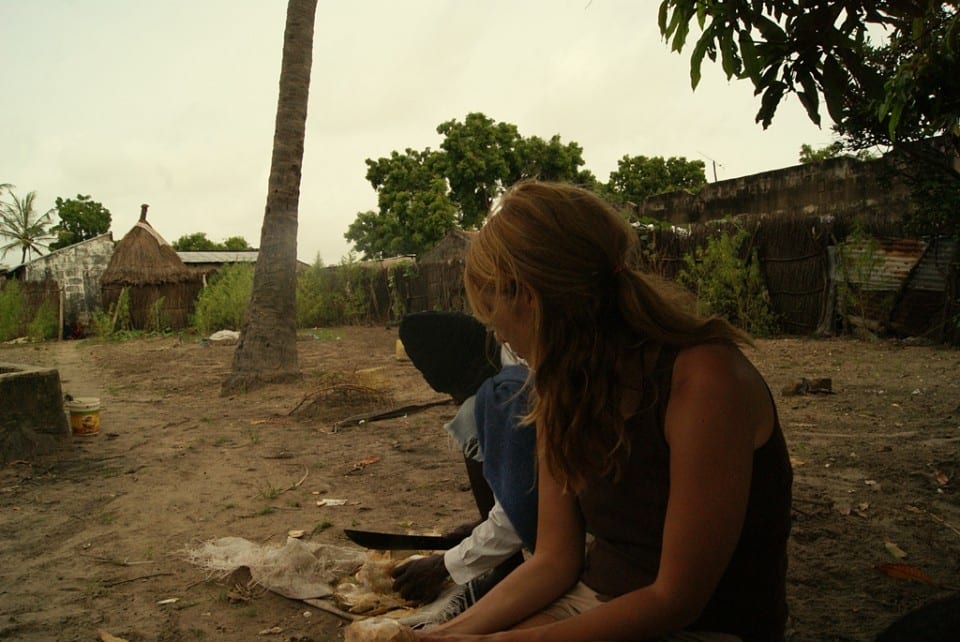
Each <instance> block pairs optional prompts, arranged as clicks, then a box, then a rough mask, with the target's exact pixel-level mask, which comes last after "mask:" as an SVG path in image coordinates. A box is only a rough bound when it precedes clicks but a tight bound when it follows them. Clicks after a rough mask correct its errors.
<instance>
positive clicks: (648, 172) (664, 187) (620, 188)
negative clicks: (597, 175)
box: [606, 156, 707, 203]
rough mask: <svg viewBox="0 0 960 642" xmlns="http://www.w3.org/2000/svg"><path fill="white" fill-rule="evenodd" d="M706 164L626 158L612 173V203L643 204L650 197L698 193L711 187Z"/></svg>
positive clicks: (610, 182) (661, 158)
mask: <svg viewBox="0 0 960 642" xmlns="http://www.w3.org/2000/svg"><path fill="white" fill-rule="evenodd" d="M704 170H705V165H704V163H703V161H688V160H687V159H685V158H682V157H676V156H671V157H670V158H666V159H665V158H663V157H662V156H654V157H652V158H648V157H647V156H624V157H623V158H621V159H620V160H619V161H618V162H617V169H616V170H615V171H613V172H610V181H609V183H607V186H606V187H607V191H608V192H609V193H610V195H611V196H612V199H611V200H615V201H618V202H621V203H639V202H640V201H642V200H643V199H645V198H647V197H648V196H654V195H656V194H662V193H664V192H675V191H678V190H688V191H696V190H698V189H700V188H701V187H703V186H704V185H705V184H706V183H707V177H706V175H705V174H704Z"/></svg>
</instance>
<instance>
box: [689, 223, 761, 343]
mask: <svg viewBox="0 0 960 642" xmlns="http://www.w3.org/2000/svg"><path fill="white" fill-rule="evenodd" d="M749 241H750V234H749V233H748V232H747V231H746V230H743V229H739V228H736V229H735V230H734V232H733V233H724V232H722V231H720V232H718V233H717V234H716V235H715V236H712V237H710V238H709V239H708V240H707V244H706V246H705V247H702V248H698V249H697V250H696V251H695V252H694V253H693V254H692V255H687V256H685V257H684V263H685V265H684V268H683V269H681V271H680V272H679V273H678V274H677V282H678V283H680V284H681V285H684V286H686V287H688V288H689V289H691V290H692V291H693V292H694V293H695V294H696V295H697V301H698V303H699V305H700V306H701V311H702V312H705V313H708V314H715V315H718V316H721V317H724V318H725V319H727V320H728V321H730V322H731V323H733V324H735V325H737V326H739V327H741V328H743V329H744V330H746V331H747V332H749V333H750V334H753V335H755V336H770V335H773V334H775V333H776V332H777V331H778V330H779V327H778V324H777V320H776V316H775V315H774V313H773V311H772V310H771V308H770V301H769V295H768V294H767V288H766V285H765V284H764V282H763V277H762V275H761V274H760V261H759V260H758V258H757V254H756V250H753V251H751V250H750V249H749ZM744 255H746V257H747V258H746V259H744V258H742V257H743V256H744Z"/></svg>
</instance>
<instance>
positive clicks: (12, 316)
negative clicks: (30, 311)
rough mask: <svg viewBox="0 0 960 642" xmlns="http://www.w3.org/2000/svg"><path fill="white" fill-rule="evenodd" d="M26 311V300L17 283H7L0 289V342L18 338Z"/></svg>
mask: <svg viewBox="0 0 960 642" xmlns="http://www.w3.org/2000/svg"><path fill="white" fill-rule="evenodd" d="M25 310H26V299H25V298H24V296H23V291H22V290H21V289H20V283H19V282H17V281H7V282H6V283H4V285H3V288H2V289H0V341H9V340H10V339H16V338H17V337H18V336H20V328H21V327H22V325H23V321H24V318H23V317H24V314H25Z"/></svg>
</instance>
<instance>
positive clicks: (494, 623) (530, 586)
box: [420, 464, 584, 640]
mask: <svg viewBox="0 0 960 642" xmlns="http://www.w3.org/2000/svg"><path fill="white" fill-rule="evenodd" d="M538 474H539V496H538V528H537V544H536V552H535V553H534V554H533V555H532V556H531V557H530V559H528V560H527V561H525V562H524V563H523V564H521V565H520V566H519V567H518V568H517V569H516V570H515V571H513V573H511V574H510V575H508V576H507V577H506V578H505V579H504V580H502V581H501V582H500V583H499V584H497V585H496V586H495V587H494V588H493V589H492V590H491V591H490V592H489V593H487V594H486V595H485V596H484V597H483V598H482V599H481V600H480V601H479V602H477V603H476V604H474V605H473V606H471V607H470V608H469V609H467V610H466V611H465V612H463V613H461V614H460V615H459V616H457V617H456V618H454V619H453V620H451V621H449V622H447V623H445V624H441V625H440V626H438V627H435V628H432V629H429V630H427V631H425V632H423V633H421V634H420V635H421V639H422V640H443V639H445V638H444V636H445V635H446V634H448V633H489V632H494V631H503V630H505V629H509V628H510V627H512V626H514V625H516V624H518V623H520V622H521V621H523V620H525V619H526V618H528V617H530V616H531V615H533V614H535V613H536V612H537V611H539V610H540V609H542V608H544V607H545V606H547V605H549V604H550V603H552V602H553V601H554V600H555V599H556V598H558V597H560V596H561V595H563V594H564V593H565V592H566V591H567V589H569V588H570V587H571V586H573V585H574V584H575V583H576V581H577V578H578V577H579V575H580V571H581V568H582V566H583V549H584V531H583V522H582V519H581V517H580V512H579V510H578V508H577V504H576V499H575V497H574V496H573V495H571V494H567V493H564V492H563V490H562V489H561V488H560V486H559V485H558V484H557V483H556V481H555V480H554V479H553V476H552V475H550V474H549V472H547V471H546V466H545V465H542V464H541V465H540V466H539V473H538ZM522 639H523V640H530V639H531V638H530V637H529V636H523V637H522Z"/></svg>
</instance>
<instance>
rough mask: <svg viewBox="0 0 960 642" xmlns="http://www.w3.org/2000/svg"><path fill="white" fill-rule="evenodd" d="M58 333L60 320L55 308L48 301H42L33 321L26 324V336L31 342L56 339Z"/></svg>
mask: <svg viewBox="0 0 960 642" xmlns="http://www.w3.org/2000/svg"><path fill="white" fill-rule="evenodd" d="M59 333H60V319H59V318H58V315H57V308H56V306H54V304H53V303H51V302H50V301H49V300H44V302H43V303H41V304H40V307H39V308H37V312H36V314H34V317H33V319H32V320H31V321H30V323H28V324H27V336H28V337H30V340H31V341H45V340H47V339H56V338H57V335H58V334H59Z"/></svg>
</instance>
